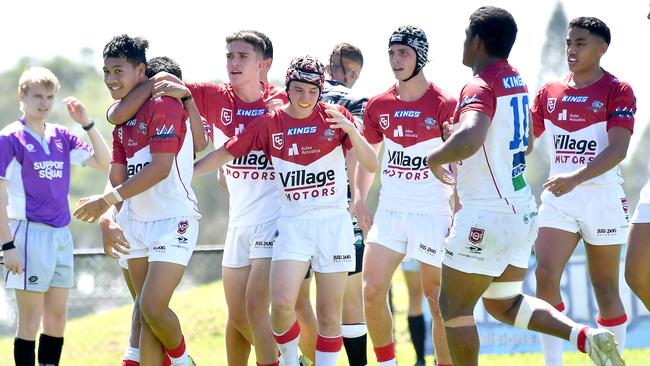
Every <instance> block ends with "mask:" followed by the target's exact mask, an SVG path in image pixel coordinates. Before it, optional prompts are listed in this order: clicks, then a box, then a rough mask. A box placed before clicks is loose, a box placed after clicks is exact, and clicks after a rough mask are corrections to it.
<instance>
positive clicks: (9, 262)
mask: <svg viewBox="0 0 650 366" xmlns="http://www.w3.org/2000/svg"><path fill="white" fill-rule="evenodd" d="M4 261H5V267H7V269H8V270H9V271H10V272H11V273H13V274H21V273H23V261H22V260H21V259H20V256H19V255H18V250H17V249H16V248H13V249H9V250H5V251H4Z"/></svg>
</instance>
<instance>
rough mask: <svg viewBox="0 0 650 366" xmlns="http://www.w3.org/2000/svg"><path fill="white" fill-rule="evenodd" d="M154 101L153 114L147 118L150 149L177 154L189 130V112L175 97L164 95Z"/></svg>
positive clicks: (152, 151)
mask: <svg viewBox="0 0 650 366" xmlns="http://www.w3.org/2000/svg"><path fill="white" fill-rule="evenodd" d="M152 102H153V103H154V105H153V107H152V108H151V115H150V116H148V118H147V119H148V120H147V127H148V133H149V136H150V137H149V140H150V141H149V148H150V151H151V153H152V154H155V153H173V154H176V153H177V152H178V151H179V150H180V148H181V145H182V144H183V140H184V138H185V133H186V132H187V126H186V125H185V121H186V120H187V113H186V112H185V109H183V107H182V106H181V104H180V103H179V102H178V101H177V100H176V99H174V98H170V97H162V98H159V99H155V100H153V101H152Z"/></svg>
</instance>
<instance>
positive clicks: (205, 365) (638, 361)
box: [0, 274, 650, 366]
mask: <svg viewBox="0 0 650 366" xmlns="http://www.w3.org/2000/svg"><path fill="white" fill-rule="evenodd" d="M393 291H394V300H395V307H396V311H395V319H396V332H395V336H396V343H397V353H398V360H399V364H400V365H402V366H410V365H412V364H413V363H414V361H415V356H414V352H413V348H412V346H411V344H410V340H409V335H408V330H407V329H408V326H407V322H406V308H407V304H406V301H407V299H408V296H407V292H406V288H405V285H404V282H403V280H402V277H401V276H400V275H399V274H398V275H397V276H395V284H394V289H393ZM172 306H173V308H174V309H175V310H176V312H177V313H178V314H179V317H180V318H181V324H183V328H184V330H185V334H186V338H187V341H188V345H189V348H190V352H191V354H192V356H193V357H194V359H195V360H196V361H197V364H198V365H199V366H220V365H226V361H225V353H226V350H225V341H224V327H225V321H226V312H227V310H226V303H225V300H224V296H223V286H222V284H221V282H220V281H217V282H214V283H211V284H208V285H204V286H200V287H196V288H194V289H191V290H188V291H185V292H180V293H178V294H177V295H176V296H175V299H174V301H173V303H172ZM130 312H131V309H130V307H129V306H123V307H120V308H116V309H114V310H111V311H107V312H103V313H99V314H93V315H90V316H86V317H83V318H78V319H74V320H71V321H70V322H69V323H68V327H67V329H66V338H65V347H64V351H63V356H62V360H61V365H62V366H88V365H93V366H117V365H119V364H120V360H121V356H122V353H123V351H124V347H125V346H126V344H127V340H128V333H127V332H128V322H129V318H130ZM369 343H370V342H369ZM370 346H371V345H370V344H369V347H370ZM12 349H13V338H2V339H0V365H12V364H13V359H12V352H11V350H12ZM369 350H370V348H369ZM368 355H369V357H368V359H369V361H370V363H369V365H375V364H376V363H375V362H374V355H373V354H372V352H371V351H369V353H368ZM625 358H626V361H627V365H628V366H646V365H650V349H642V350H626V352H625ZM564 363H565V365H570V366H588V365H591V362H590V361H589V360H588V358H586V357H585V356H584V355H582V354H579V353H577V352H576V353H565V354H564ZM338 364H339V365H346V364H347V359H346V357H345V355H344V352H341V356H340V357H339V363H338ZM249 365H255V362H254V358H253V357H251V359H250V360H249ZM428 365H433V359H432V358H430V359H428ZM481 365H484V366H515V365H517V366H521V365H525V366H543V365H544V361H543V358H542V356H541V354H511V355H486V356H481Z"/></svg>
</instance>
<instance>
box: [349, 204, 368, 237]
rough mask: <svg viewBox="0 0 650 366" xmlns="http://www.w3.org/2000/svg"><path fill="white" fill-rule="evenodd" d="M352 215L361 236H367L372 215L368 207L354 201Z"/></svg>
mask: <svg viewBox="0 0 650 366" xmlns="http://www.w3.org/2000/svg"><path fill="white" fill-rule="evenodd" d="M352 214H353V215H354V216H355V217H356V218H357V224H359V227H360V228H361V231H363V234H364V235H368V231H370V228H371V227H372V222H373V218H372V213H371V212H370V210H369V209H368V206H366V204H365V203H363V202H361V201H356V202H354V204H353V205H352Z"/></svg>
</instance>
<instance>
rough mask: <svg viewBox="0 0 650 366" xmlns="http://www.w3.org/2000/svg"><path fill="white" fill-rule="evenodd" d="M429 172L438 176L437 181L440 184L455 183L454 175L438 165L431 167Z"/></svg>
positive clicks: (450, 184)
mask: <svg viewBox="0 0 650 366" xmlns="http://www.w3.org/2000/svg"><path fill="white" fill-rule="evenodd" d="M431 172H432V173H433V175H434V176H435V177H436V178H438V180H439V181H441V182H442V184H446V185H448V186H453V185H455V184H456V180H455V179H454V176H453V175H452V174H451V172H450V171H449V170H447V169H445V168H443V167H442V166H440V165H438V166H437V167H435V168H433V169H431Z"/></svg>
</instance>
